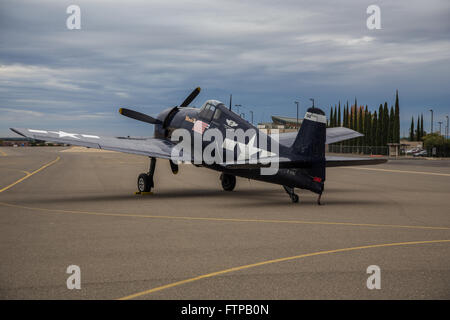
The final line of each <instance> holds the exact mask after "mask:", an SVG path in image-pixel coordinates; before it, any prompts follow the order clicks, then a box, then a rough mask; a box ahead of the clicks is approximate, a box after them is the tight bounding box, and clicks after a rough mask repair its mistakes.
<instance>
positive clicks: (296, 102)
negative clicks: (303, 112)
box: [294, 101, 299, 129]
mask: <svg viewBox="0 0 450 320" xmlns="http://www.w3.org/2000/svg"><path fill="white" fill-rule="evenodd" d="M294 103H295V104H296V105H297V129H298V104H299V102H298V101H294Z"/></svg>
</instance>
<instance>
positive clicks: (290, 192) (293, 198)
mask: <svg viewBox="0 0 450 320" xmlns="http://www.w3.org/2000/svg"><path fill="white" fill-rule="evenodd" d="M283 188H284V190H285V191H286V193H287V194H288V195H289V197H290V198H291V201H292V202H293V203H297V202H298V199H299V198H298V195H297V194H295V193H294V188H291V187H288V186H283Z"/></svg>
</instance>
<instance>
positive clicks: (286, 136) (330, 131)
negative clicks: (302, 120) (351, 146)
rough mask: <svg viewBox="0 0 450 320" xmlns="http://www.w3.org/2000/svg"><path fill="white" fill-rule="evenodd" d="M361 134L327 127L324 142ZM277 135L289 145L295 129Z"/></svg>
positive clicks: (293, 138)
mask: <svg viewBox="0 0 450 320" xmlns="http://www.w3.org/2000/svg"><path fill="white" fill-rule="evenodd" d="M362 136H363V134H361V133H359V132H357V131H355V130H352V129H349V128H344V127H336V128H327V139H326V142H325V143H326V144H330V143H335V142H340V141H344V140H348V139H353V138H358V137H362ZM278 137H279V141H280V144H282V145H285V146H291V145H292V144H293V143H294V140H295V138H296V137H297V131H295V132H285V133H280V134H279V136H278Z"/></svg>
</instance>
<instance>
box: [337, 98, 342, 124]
mask: <svg viewBox="0 0 450 320" xmlns="http://www.w3.org/2000/svg"><path fill="white" fill-rule="evenodd" d="M337 126H338V127H342V122H341V101H339V109H338V124H337Z"/></svg>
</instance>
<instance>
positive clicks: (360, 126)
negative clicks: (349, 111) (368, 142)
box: [358, 107, 364, 146]
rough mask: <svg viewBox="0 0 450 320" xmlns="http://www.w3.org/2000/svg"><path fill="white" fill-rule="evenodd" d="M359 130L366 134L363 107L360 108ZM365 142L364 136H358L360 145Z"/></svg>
mask: <svg viewBox="0 0 450 320" xmlns="http://www.w3.org/2000/svg"><path fill="white" fill-rule="evenodd" d="M358 132H360V133H362V134H364V126H363V108H362V107H361V108H359V112H358ZM362 144H363V139H362V137H359V138H358V145H359V146H362Z"/></svg>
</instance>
